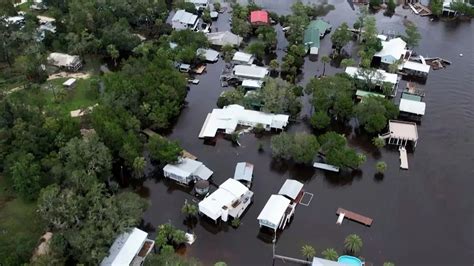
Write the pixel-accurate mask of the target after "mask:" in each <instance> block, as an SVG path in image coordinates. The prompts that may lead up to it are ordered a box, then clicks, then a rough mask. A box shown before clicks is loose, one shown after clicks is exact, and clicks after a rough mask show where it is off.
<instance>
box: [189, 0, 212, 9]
mask: <svg viewBox="0 0 474 266" xmlns="http://www.w3.org/2000/svg"><path fill="white" fill-rule="evenodd" d="M185 2H187V3H192V4H194V6H195V7H196V10H203V9H206V8H207V7H208V6H209V0H185Z"/></svg>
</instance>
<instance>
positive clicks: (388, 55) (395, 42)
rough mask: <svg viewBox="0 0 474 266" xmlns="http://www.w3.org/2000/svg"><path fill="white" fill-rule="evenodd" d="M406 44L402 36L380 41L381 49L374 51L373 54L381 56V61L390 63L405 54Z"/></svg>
mask: <svg viewBox="0 0 474 266" xmlns="http://www.w3.org/2000/svg"><path fill="white" fill-rule="evenodd" d="M406 46H407V43H406V42H405V41H404V40H402V38H394V39H391V40H388V41H382V50H380V51H379V52H377V53H375V55H374V56H377V57H381V61H382V63H387V64H392V63H394V62H395V61H397V60H399V59H400V58H402V57H403V56H404V55H405V53H406V52H407V50H406Z"/></svg>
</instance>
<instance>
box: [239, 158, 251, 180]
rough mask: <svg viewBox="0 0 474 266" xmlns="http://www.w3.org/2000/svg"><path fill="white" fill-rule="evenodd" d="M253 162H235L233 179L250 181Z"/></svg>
mask: <svg viewBox="0 0 474 266" xmlns="http://www.w3.org/2000/svg"><path fill="white" fill-rule="evenodd" d="M252 177H253V164H251V163H247V162H240V163H237V165H236V166H235V172H234V179H235V180H238V181H246V182H252Z"/></svg>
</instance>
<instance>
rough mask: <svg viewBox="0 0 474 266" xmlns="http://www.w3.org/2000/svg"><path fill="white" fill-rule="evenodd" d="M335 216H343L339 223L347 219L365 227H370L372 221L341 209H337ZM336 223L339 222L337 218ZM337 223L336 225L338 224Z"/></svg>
mask: <svg viewBox="0 0 474 266" xmlns="http://www.w3.org/2000/svg"><path fill="white" fill-rule="evenodd" d="M336 214H337V215H339V216H342V215H343V218H342V219H341V221H340V223H342V220H343V219H344V218H347V219H350V220H353V221H356V222H359V223H361V224H363V225H366V226H371V225H372V221H373V220H372V219H371V218H369V217H365V216H363V215H360V214H358V213H355V212H351V211H348V210H345V209H343V208H338V209H337V211H336ZM338 222H339V218H338ZM340 223H338V224H340Z"/></svg>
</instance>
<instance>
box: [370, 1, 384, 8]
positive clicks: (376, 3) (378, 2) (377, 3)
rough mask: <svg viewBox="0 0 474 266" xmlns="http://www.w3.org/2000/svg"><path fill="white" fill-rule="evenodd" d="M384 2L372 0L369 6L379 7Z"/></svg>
mask: <svg viewBox="0 0 474 266" xmlns="http://www.w3.org/2000/svg"><path fill="white" fill-rule="evenodd" d="M381 4H382V0H370V2H369V7H370V8H379V7H380V5H381Z"/></svg>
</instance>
